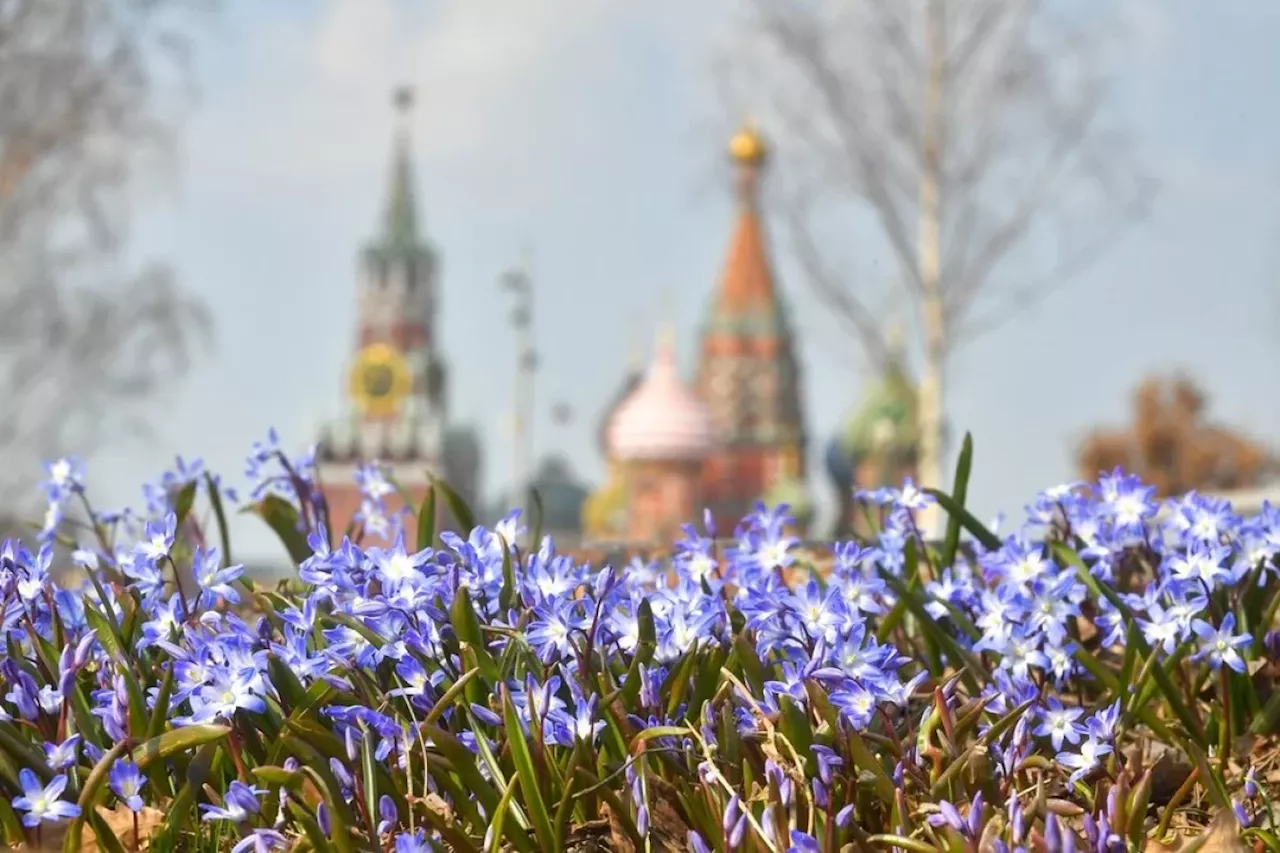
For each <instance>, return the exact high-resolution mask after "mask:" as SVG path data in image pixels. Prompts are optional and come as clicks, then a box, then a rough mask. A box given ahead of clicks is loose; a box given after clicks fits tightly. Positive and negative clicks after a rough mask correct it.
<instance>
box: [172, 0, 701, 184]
mask: <svg viewBox="0 0 1280 853" xmlns="http://www.w3.org/2000/svg"><path fill="white" fill-rule="evenodd" d="M715 5H716V4H713V3H708V4H705V7H704V9H705V11H703V10H700V11H698V12H689V11H688V10H686V9H682V8H681V7H680V5H679V4H678V3H676V2H675V0H657V2H652V3H648V4H644V5H643V6H641V5H635V6H632V5H630V4H611V3H595V2H584V0H537V2H529V0H475V2H451V3H444V4H440V5H439V6H434V7H433V8H432V10H431V11H430V12H429V13H424V12H423V11H421V7H412V8H411V6H410V4H406V3H400V2H396V0H328V2H326V3H325V4H324V5H323V7H322V12H321V13H320V14H319V16H318V17H317V18H316V19H315V21H314V22H313V23H312V24H311V25H309V26H302V27H300V26H299V22H298V21H297V19H291V20H274V21H270V22H267V23H266V24H265V25H263V24H261V23H260V22H258V21H251V22H250V23H249V26H247V27H246V31H245V32H242V33H237V34H235V37H236V38H240V39H244V40H245V41H246V42H247V43H246V45H245V47H244V57H245V64H246V74H245V75H244V84H243V85H242V86H240V87H228V88H227V89H224V90H222V91H221V92H220V93H219V94H220V97H219V98H217V99H214V100H212V101H211V102H210V103H208V104H207V105H206V106H207V109H205V110H204V111H203V112H202V114H201V115H200V116H199V117H198V118H197V121H196V126H195V127H193V128H192V131H193V132H192V137H193V139H194V138H198V137H205V138H203V139H201V142H200V144H201V146H202V147H208V148H211V149H214V150H216V152H217V153H216V156H215V158H214V159H213V161H212V162H206V163H205V167H206V168H214V169H221V170H230V171H234V172H236V173H237V174H239V175H246V174H252V175H254V176H255V177H256V178H259V179H261V180H262V181H267V182H289V183H295V182H300V183H305V182H314V181H318V180H325V181H333V180H334V179H335V178H336V177H338V176H343V175H350V174H352V173H354V172H356V171H363V172H364V173H366V174H367V167H368V164H369V162H370V158H371V157H373V156H376V157H383V156H385V149H386V144H387V143H386V129H387V126H388V121H389V116H388V111H389V107H388V99H389V97H390V92H391V90H392V88H393V87H394V86H396V85H398V84H400V83H402V82H403V83H409V84H411V85H414V86H415V87H416V89H417V95H418V102H419V105H420V106H419V108H418V110H417V112H416V114H415V117H414V131H415V134H416V135H417V139H418V144H417V146H416V147H417V148H418V149H419V152H420V158H421V160H422V168H423V170H424V172H426V171H438V170H447V171H449V172H453V173H457V172H458V171H459V170H462V171H464V172H465V173H466V176H467V178H468V180H469V181H472V182H473V183H474V184H475V185H476V189H477V192H479V193H482V194H494V195H498V196H500V197H502V198H503V200H504V201H508V202H510V201H517V202H518V201H521V200H524V198H545V194H546V192H548V191H550V190H552V189H553V188H554V187H556V186H557V185H558V184H559V183H561V182H562V179H563V176H558V175H555V174H552V173H551V172H552V170H549V169H546V168H540V166H541V165H542V164H545V163H547V162H548V161H549V160H553V159H555V157H556V155H557V154H560V155H561V162H565V161H571V160H572V158H571V157H569V158H565V157H563V151H564V149H565V148H570V149H572V148H573V147H574V146H575V145H583V144H589V137H590V136H593V135H596V133H597V130H596V129H595V128H592V127H591V125H590V123H589V121H588V119H587V117H586V116H585V115H584V111H587V110H590V109H591V108H592V107H593V105H595V104H596V103H598V101H599V99H600V96H601V95H602V93H603V94H604V95H605V98H606V99H607V96H608V89H609V87H622V86H624V85H625V84H626V82H627V80H628V78H629V77H632V76H633V75H635V74H637V73H644V71H643V68H644V66H643V64H638V63H637V62H636V57H635V55H634V53H631V54H630V55H628V51H627V50H626V49H624V45H623V44H622V42H623V41H624V40H625V39H628V38H631V37H634V36H636V35H637V34H644V33H652V32H655V31H657V32H658V33H659V34H660V35H661V36H662V37H663V38H665V39H666V40H667V41H668V42H685V46H687V42H688V37H689V35H690V34H691V33H693V32H695V31H697V30H698V29H699V28H698V27H697V26H696V21H697V20H698V19H699V18H700V17H702V16H704V15H707V16H708V17H709V13H710V12H711V11H712V10H713V9H714V6H715ZM666 46H667V47H672V46H676V47H679V45H673V44H668V45H666ZM584 136H585V137H588V139H584ZM512 193H516V194H518V195H519V196H523V198H514V199H513V198H511V194H512Z"/></svg>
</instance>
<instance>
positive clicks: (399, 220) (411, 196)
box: [368, 86, 425, 257]
mask: <svg viewBox="0 0 1280 853" xmlns="http://www.w3.org/2000/svg"><path fill="white" fill-rule="evenodd" d="M394 104H395V109H396V112H397V113H398V127H397V128H396V137H395V143H394V148H393V149H392V154H391V178H390V183H389V185H388V187H387V196H386V202H385V206H384V208H383V213H382V229H381V233H380V234H378V236H377V237H375V238H374V240H373V241H372V242H371V243H370V244H369V247H368V250H369V251H370V252H371V253H375V254H378V255H380V256H383V257H389V256H395V255H415V254H418V253H420V252H422V251H424V249H425V246H424V245H423V244H422V241H421V240H420V239H419V234H418V202H417V193H416V191H415V189H414V175H413V158H412V153H411V152H412V142H411V135H410V132H409V116H410V114H411V112H412V110H413V89H411V88H410V87H408V86H401V87H400V88H398V89H396V92H395V97H394Z"/></svg>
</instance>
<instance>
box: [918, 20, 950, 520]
mask: <svg viewBox="0 0 1280 853" xmlns="http://www.w3.org/2000/svg"><path fill="white" fill-rule="evenodd" d="M944 14H945V13H944V6H943V0H930V3H929V7H928V11H927V12H926V18H925V45H926V50H927V51H928V55H929V77H928V81H927V84H926V87H925V92H924V99H925V100H924V111H923V134H922V136H923V138H922V139H921V160H922V162H923V168H922V169H921V172H920V220H919V224H918V233H917V241H918V242H917V247H916V251H917V264H918V272H919V277H920V289H921V300H920V326H921V336H922V338H923V340H922V343H923V344H924V347H923V349H924V364H923V365H922V368H921V371H920V390H919V394H920V397H919V410H918V416H919V428H920V470H919V472H918V473H919V476H920V485H921V486H924V487H929V488H935V489H937V488H943V479H942V478H943V474H942V423H943V419H942V418H943V388H944V383H943V371H944V367H945V365H946V354H947V334H946V332H947V330H946V316H945V314H944V307H943V302H942V163H941V147H942V144H943V140H942V133H943V126H942V125H943V115H942V110H943V75H944V73H945V69H944V63H945V61H946V33H945V31H944V27H945V19H944ZM918 521H919V524H920V525H921V532H923V533H924V535H926V536H934V535H937V534H938V533H939V531H940V524H939V513H938V512H937V510H936V508H933V507H931V508H930V510H929V511H927V512H926V513H924V514H923V516H922V517H921V518H920V519H919V520H918Z"/></svg>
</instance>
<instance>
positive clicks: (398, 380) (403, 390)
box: [351, 343, 413, 417]
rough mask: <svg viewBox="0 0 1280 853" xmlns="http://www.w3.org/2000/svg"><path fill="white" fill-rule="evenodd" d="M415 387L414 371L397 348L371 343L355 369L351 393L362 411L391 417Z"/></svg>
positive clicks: (360, 355)
mask: <svg viewBox="0 0 1280 853" xmlns="http://www.w3.org/2000/svg"><path fill="white" fill-rule="evenodd" d="M412 387H413V371H412V370H410V369H409V364H408V362H406V361H405V358H404V356H403V355H402V354H401V353H400V351H399V350H397V349H396V348H395V347H392V346H390V345H389V344H381V343H379V344H371V345H370V346H367V347H365V348H364V349H363V350H361V351H360V354H359V355H358V356H357V357H356V363H355V367H354V369H353V370H352V372H351V393H352V396H353V397H354V398H355V401H356V405H357V406H358V407H359V408H360V410H361V411H362V412H363V413H364V414H366V415H370V416H372V417H390V416H391V415H394V414H395V413H396V411H397V410H398V409H399V407H400V404H401V403H402V402H404V399H405V397H407V396H408V395H409V392H410V390H411V389H412Z"/></svg>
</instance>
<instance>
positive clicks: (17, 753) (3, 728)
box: [0, 723, 55, 782]
mask: <svg viewBox="0 0 1280 853" xmlns="http://www.w3.org/2000/svg"><path fill="white" fill-rule="evenodd" d="M0 748H3V749H4V751H5V752H7V753H8V754H9V755H11V756H13V757H14V759H16V760H17V762H18V764H19V765H21V766H22V767H30V768H31V769H32V770H34V771H35V772H36V775H37V776H39V777H40V778H41V779H43V780H44V781H45V782H48V781H49V780H50V779H52V778H53V777H54V775H55V774H54V772H53V770H51V769H50V767H49V764H48V762H47V761H46V760H45V754H44V751H43V750H41V749H40V748H39V747H37V746H35V745H34V744H32V743H31V742H30V741H28V740H26V739H25V738H22V737H19V736H17V735H15V734H12V733H11V732H10V726H9V724H8V723H5V724H4V725H0Z"/></svg>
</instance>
